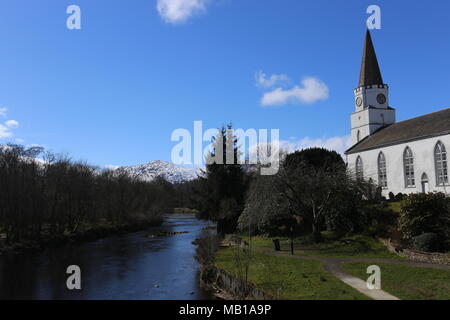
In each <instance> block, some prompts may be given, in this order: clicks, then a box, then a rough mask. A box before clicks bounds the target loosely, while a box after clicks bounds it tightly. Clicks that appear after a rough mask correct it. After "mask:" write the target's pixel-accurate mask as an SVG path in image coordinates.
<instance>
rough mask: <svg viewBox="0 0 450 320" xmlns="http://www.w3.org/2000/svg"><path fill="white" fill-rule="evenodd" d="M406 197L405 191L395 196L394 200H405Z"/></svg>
mask: <svg viewBox="0 0 450 320" xmlns="http://www.w3.org/2000/svg"><path fill="white" fill-rule="evenodd" d="M404 199H405V195H404V194H403V193H401V192H400V193H398V194H397V195H396V196H395V197H394V200H395V201H402V200H404Z"/></svg>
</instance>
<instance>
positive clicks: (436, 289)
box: [343, 262, 450, 300]
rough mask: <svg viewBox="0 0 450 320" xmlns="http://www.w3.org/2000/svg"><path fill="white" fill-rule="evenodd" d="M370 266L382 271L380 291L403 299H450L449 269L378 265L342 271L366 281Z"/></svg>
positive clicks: (348, 266)
mask: <svg viewBox="0 0 450 320" xmlns="http://www.w3.org/2000/svg"><path fill="white" fill-rule="evenodd" d="M370 265H378V266H379V267H380V268H381V288H382V289H383V290H385V291H387V292H389V293H391V294H393V295H395V296H397V297H399V298H400V299H408V300H449V299H450V271H449V270H436V269H430V268H419V267H413V266H407V265H401V264H392V263H378V262H374V263H370V262H352V263H345V264H343V269H344V270H345V271H346V272H348V273H350V274H352V275H354V276H356V277H358V278H361V279H366V278H367V273H366V270H367V267H368V266H370Z"/></svg>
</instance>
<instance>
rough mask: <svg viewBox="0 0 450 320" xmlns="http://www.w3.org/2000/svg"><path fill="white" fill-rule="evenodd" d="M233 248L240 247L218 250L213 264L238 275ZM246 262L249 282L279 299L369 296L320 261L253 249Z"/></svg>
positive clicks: (362, 297) (350, 298) (357, 298)
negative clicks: (342, 280) (325, 267)
mask: <svg viewBox="0 0 450 320" xmlns="http://www.w3.org/2000/svg"><path fill="white" fill-rule="evenodd" d="M236 250H242V249H239V248H236V247H231V248H225V249H221V250H219V251H218V253H217V256H216V265H217V266H218V267H220V268H221V269H223V270H225V271H227V272H228V273H230V274H232V275H234V276H238V277H239V275H240V274H242V270H241V268H240V267H239V265H240V264H239V263H237V259H236V256H237V253H236ZM249 261H250V267H249V273H248V280H249V282H251V283H252V284H254V285H255V286H256V287H258V288H259V289H261V290H263V291H264V292H267V293H269V294H270V295H272V296H274V297H278V298H280V299H292V300H335V299H339V300H341V299H345V300H360V299H368V298H367V297H366V296H364V295H363V294H361V293H359V292H358V291H356V290H355V289H353V288H351V287H349V286H347V285H346V284H344V283H342V282H341V281H340V280H338V279H337V278H335V277H334V276H333V275H331V274H329V273H328V272H326V271H325V270H324V269H323V266H322V262H320V261H312V260H302V259H297V258H292V257H288V256H286V257H280V256H273V255H269V254H264V253H261V252H255V251H252V252H251V254H250V259H249ZM241 262H242V261H241ZM241 265H242V264H241Z"/></svg>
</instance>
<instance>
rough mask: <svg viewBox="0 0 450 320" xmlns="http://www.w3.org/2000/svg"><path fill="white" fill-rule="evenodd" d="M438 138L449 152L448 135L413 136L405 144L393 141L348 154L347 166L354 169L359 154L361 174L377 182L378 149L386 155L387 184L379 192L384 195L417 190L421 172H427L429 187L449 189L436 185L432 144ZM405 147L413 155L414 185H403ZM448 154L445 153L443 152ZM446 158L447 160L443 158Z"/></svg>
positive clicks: (449, 190)
mask: <svg viewBox="0 0 450 320" xmlns="http://www.w3.org/2000/svg"><path fill="white" fill-rule="evenodd" d="M438 141H441V142H442V143H443V144H444V145H445V149H446V151H447V152H450V135H444V136H439V137H433V138H428V139H423V140H416V141H412V142H408V143H405V144H399V145H393V146H389V147H384V148H379V149H374V150H368V151H364V152H361V153H355V154H349V155H348V156H347V163H348V168H349V170H350V171H351V172H355V165H356V159H357V157H358V156H361V159H362V161H363V174H364V178H366V179H369V178H372V180H373V181H374V182H376V183H378V155H379V153H380V152H381V151H382V152H383V153H384V156H385V158H386V171H387V181H388V186H387V188H384V189H383V195H384V196H385V197H387V196H388V194H389V192H392V193H394V194H398V193H400V192H401V193H406V194H409V193H417V192H422V183H421V178H422V174H423V173H426V174H427V176H428V181H429V183H428V186H429V191H431V192H433V191H440V192H444V193H450V185H446V186H438V185H437V184H436V174H435V164H434V148H435V146H436V143H437V142H438ZM407 146H408V147H409V148H410V149H411V151H412V154H413V157H414V178H415V187H409V188H407V187H405V175H404V167H403V152H404V151H405V148H406V147H407ZM447 158H448V156H447ZM447 162H448V160H447Z"/></svg>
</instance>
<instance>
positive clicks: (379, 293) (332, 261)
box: [254, 249, 450, 300]
mask: <svg viewBox="0 0 450 320" xmlns="http://www.w3.org/2000/svg"><path fill="white" fill-rule="evenodd" d="M254 250H257V251H261V252H264V253H266V254H271V255H276V256H281V257H292V258H297V259H306V260H316V261H322V262H323V263H324V268H325V270H326V271H328V272H329V273H331V274H332V275H334V276H335V277H336V278H338V279H340V280H341V281H342V282H344V283H346V284H347V285H349V286H351V287H352V288H354V289H356V290H358V291H359V292H361V293H362V294H364V295H366V296H368V297H369V298H372V299H374V300H400V299H399V298H397V297H396V296H393V295H391V294H390V293H388V292H386V291H383V290H379V289H368V288H367V284H366V282H365V281H363V280H361V279H359V278H357V277H355V276H352V275H350V274H348V273H346V272H345V271H344V270H343V269H342V264H343V263H348V262H386V263H395V264H404V265H409V266H413V267H422V268H432V269H441V270H450V266H448V265H440V264H431V263H420V262H413V261H405V260H395V259H382V258H334V257H320V256H306V255H301V253H299V252H296V253H297V255H294V256H292V255H288V254H285V253H283V252H275V251H268V250H264V249H254Z"/></svg>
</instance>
